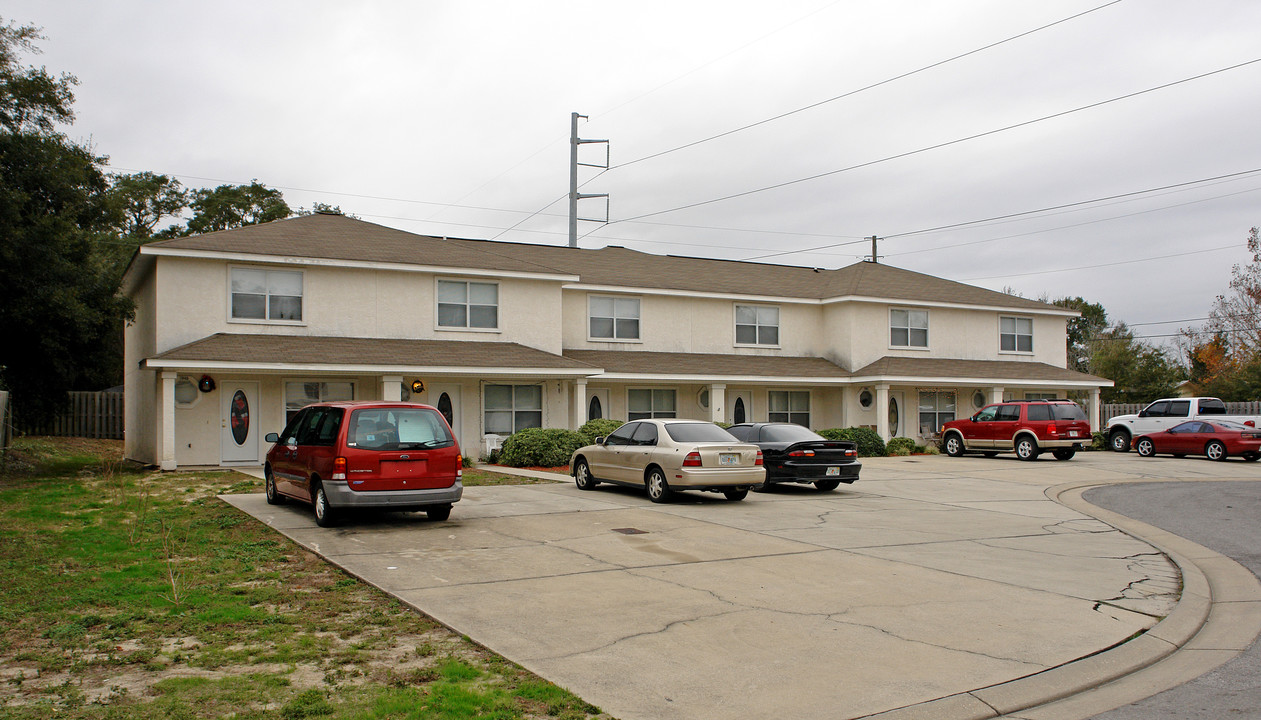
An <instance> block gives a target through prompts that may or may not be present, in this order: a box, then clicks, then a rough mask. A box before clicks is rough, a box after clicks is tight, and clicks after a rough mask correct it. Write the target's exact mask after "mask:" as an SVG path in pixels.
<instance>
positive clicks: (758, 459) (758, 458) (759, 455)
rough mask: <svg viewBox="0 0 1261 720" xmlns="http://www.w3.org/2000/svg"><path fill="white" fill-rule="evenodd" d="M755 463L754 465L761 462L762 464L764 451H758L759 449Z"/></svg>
mask: <svg viewBox="0 0 1261 720" xmlns="http://www.w3.org/2000/svg"><path fill="white" fill-rule="evenodd" d="M753 464H754V465H761V464H762V451H761V450H758V451H757V460H754V461H753Z"/></svg>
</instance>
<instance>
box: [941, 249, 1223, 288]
mask: <svg viewBox="0 0 1261 720" xmlns="http://www.w3.org/2000/svg"><path fill="white" fill-rule="evenodd" d="M1238 247H1239V243H1234V244H1231V245H1223V246H1221V247H1215V248H1201V249H1199V250H1192V251H1191V252H1184V253H1174V254H1172V255H1156V256H1154V257H1145V258H1137V259H1135V260H1119V261H1117V262H1111V263H1099V264H1097V265H1082V266H1081V267H1072V268H1060V269H1059V270H1036V271H1034V272H1027V273H1006V274H1003V275H986V276H984V277H970V278H963V279H962V280H961V282H963V281H968V282H970V281H972V280H995V279H998V278H1015V277H1028V276H1030V275H1049V274H1052V273H1062V272H1073V271H1075V270H1095V269H1098V268H1106V267H1114V266H1116V265H1131V264H1133V263H1141V262H1151V261H1153V260H1167V259H1169V258H1176V257H1186V256H1187V255H1199V254H1201V253H1206V252H1217V251H1219V250H1233V249H1236V248H1238Z"/></svg>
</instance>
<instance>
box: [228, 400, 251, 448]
mask: <svg viewBox="0 0 1261 720" xmlns="http://www.w3.org/2000/svg"><path fill="white" fill-rule="evenodd" d="M228 418H229V421H230V422H231V423H232V439H233V440H234V441H236V444H237V445H244V444H245V440H246V438H248V437H249V436H250V401H249V400H246V399H245V391H244V390H237V391H236V394H235V395H233V396H232V406H231V407H230V408H229V410H228Z"/></svg>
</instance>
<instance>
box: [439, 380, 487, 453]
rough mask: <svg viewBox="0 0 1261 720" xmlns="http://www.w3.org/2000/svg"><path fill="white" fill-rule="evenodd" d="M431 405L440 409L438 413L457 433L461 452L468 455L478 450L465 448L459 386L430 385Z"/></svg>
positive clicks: (456, 438) (456, 436)
mask: <svg viewBox="0 0 1261 720" xmlns="http://www.w3.org/2000/svg"><path fill="white" fill-rule="evenodd" d="M429 404H430V405H433V406H434V407H436V408H438V412H440V413H442V417H444V418H446V419H447V424H448V425H450V426H451V430H452V431H453V432H455V441H456V442H457V443H459V444H460V452H462V453H464V454H465V455H468V454H469V452H470V451H476V450H477V448H466V447H464V437H463V433H462V432H461V426H462V425H463V416H462V415H461V414H460V386H459V385H441V384H438V385H430V386H429Z"/></svg>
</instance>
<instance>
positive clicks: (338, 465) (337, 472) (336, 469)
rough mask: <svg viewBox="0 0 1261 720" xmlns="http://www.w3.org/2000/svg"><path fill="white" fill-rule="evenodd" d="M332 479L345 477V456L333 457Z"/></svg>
mask: <svg viewBox="0 0 1261 720" xmlns="http://www.w3.org/2000/svg"><path fill="white" fill-rule="evenodd" d="M333 479H334V480H345V479H346V458H344V457H335V458H333Z"/></svg>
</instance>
